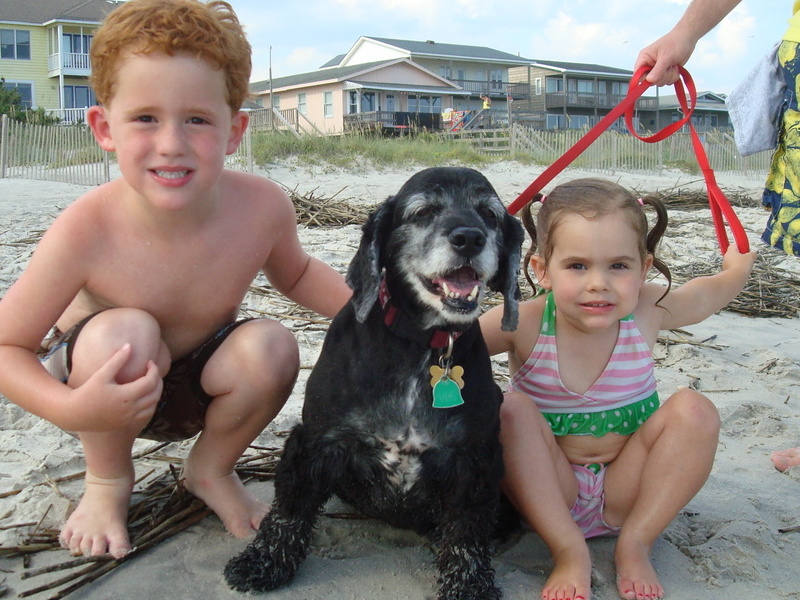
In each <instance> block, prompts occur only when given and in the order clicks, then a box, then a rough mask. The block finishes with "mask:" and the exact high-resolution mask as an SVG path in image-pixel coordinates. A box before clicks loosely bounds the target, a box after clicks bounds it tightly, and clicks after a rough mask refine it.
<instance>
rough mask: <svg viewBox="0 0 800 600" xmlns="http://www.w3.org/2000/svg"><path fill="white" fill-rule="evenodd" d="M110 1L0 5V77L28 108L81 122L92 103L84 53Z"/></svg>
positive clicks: (9, 0) (5, 0)
mask: <svg viewBox="0 0 800 600" xmlns="http://www.w3.org/2000/svg"><path fill="white" fill-rule="evenodd" d="M117 4H118V2H116V1H114V0H2V3H0V78H2V79H4V80H5V84H4V86H5V87H6V88H13V89H16V90H17V91H18V92H19V94H20V96H21V97H22V102H23V104H24V105H25V106H27V107H30V108H43V109H45V110H46V111H47V112H48V113H51V114H54V115H56V116H58V117H60V118H61V119H64V120H65V121H79V120H83V117H84V115H85V112H86V108H87V107H89V106H91V105H92V104H94V103H95V99H94V94H93V92H92V89H91V87H90V86H89V73H90V72H91V65H90V64H89V49H90V48H91V45H92V37H93V35H94V32H95V31H96V30H97V28H98V27H99V26H100V23H101V21H102V20H103V18H104V17H105V15H106V14H108V12H109V11H111V10H113V9H114V8H115V7H116V6H117Z"/></svg>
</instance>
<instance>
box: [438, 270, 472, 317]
mask: <svg viewBox="0 0 800 600" xmlns="http://www.w3.org/2000/svg"><path fill="white" fill-rule="evenodd" d="M431 285H432V286H433V291H434V293H437V294H439V296H440V297H441V299H442V302H443V303H444V304H445V305H446V306H449V307H450V308H452V309H454V310H457V311H459V312H470V311H472V310H474V309H475V306H476V305H477V303H478V299H479V297H480V294H481V289H482V287H483V281H481V280H480V279H479V278H478V273H477V272H476V271H475V269H473V268H472V267H460V268H458V269H456V270H455V271H451V272H449V273H446V274H444V275H442V276H440V277H435V278H433V279H432V280H431Z"/></svg>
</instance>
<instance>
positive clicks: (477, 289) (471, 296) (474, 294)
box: [467, 284, 481, 302]
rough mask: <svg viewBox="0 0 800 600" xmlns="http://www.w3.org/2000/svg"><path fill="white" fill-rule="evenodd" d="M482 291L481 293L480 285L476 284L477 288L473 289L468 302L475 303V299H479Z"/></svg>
mask: <svg viewBox="0 0 800 600" xmlns="http://www.w3.org/2000/svg"><path fill="white" fill-rule="evenodd" d="M480 291H481V288H480V286H479V285H478V284H475V287H474V288H472V291H471V292H470V293H469V295H468V296H467V300H468V301H470V302H472V301H474V300H475V298H477V297H478V294H479V293H480Z"/></svg>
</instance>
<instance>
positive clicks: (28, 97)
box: [2, 81, 33, 108]
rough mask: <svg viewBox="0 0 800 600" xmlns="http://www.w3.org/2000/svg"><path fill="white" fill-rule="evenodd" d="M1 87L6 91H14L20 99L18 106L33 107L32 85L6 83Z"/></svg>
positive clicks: (15, 82) (13, 82)
mask: <svg viewBox="0 0 800 600" xmlns="http://www.w3.org/2000/svg"><path fill="white" fill-rule="evenodd" d="M2 85H3V87H4V88H5V89H7V90H16V91H17V93H18V94H19V97H20V105H21V106H23V107H24V108H32V107H33V84H32V83H22V82H17V81H6V82H4V83H3V84H2Z"/></svg>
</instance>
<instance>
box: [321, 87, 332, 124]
mask: <svg viewBox="0 0 800 600" xmlns="http://www.w3.org/2000/svg"><path fill="white" fill-rule="evenodd" d="M322 114H323V115H324V116H325V118H330V117H332V116H333V92H325V93H324V94H323V95H322Z"/></svg>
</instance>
